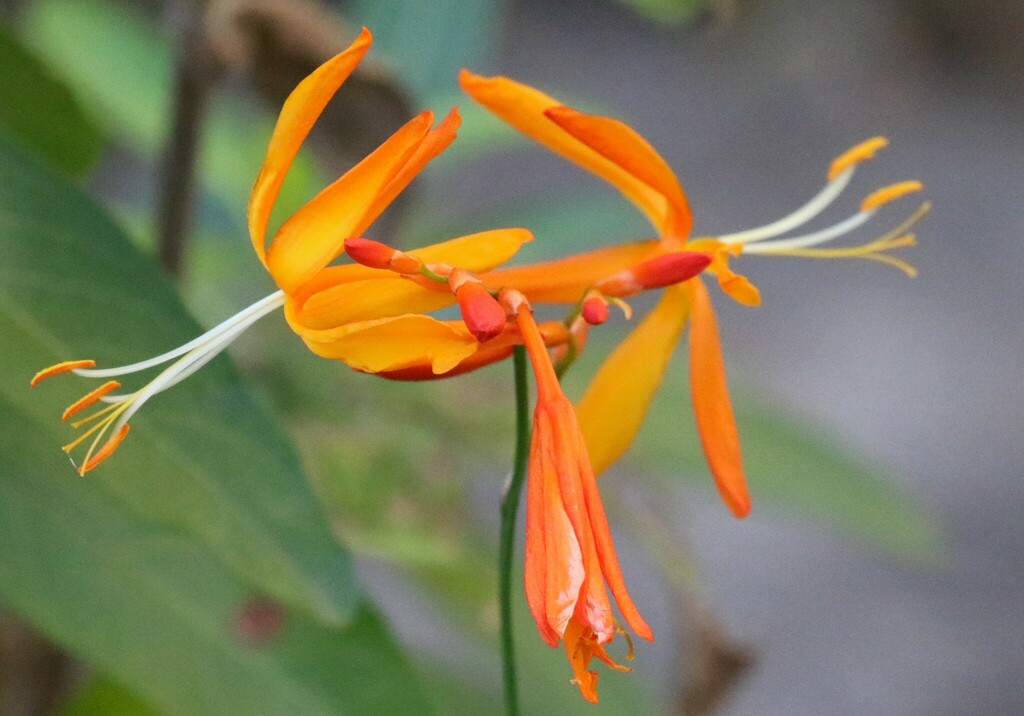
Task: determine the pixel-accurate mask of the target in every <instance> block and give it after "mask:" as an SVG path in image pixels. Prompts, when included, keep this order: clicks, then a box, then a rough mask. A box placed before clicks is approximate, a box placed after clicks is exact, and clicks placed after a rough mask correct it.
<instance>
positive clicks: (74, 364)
mask: <svg viewBox="0 0 1024 716" xmlns="http://www.w3.org/2000/svg"><path fill="white" fill-rule="evenodd" d="M95 367H96V361H94V360H66V361H64V362H62V363H57V364H56V365H51V366H50V367H49V368H43V369H42V370H41V371H39V372H38V373H36V374H35V375H34V376H32V380H31V381H29V386H30V387H32V388H35V387H36V385H37V384H38V383H39V382H40V381H42V380H45V379H47V378H50V377H52V376H55V375H60V374H61V373H69V372H71V371H73V370H78V369H79V368H95Z"/></svg>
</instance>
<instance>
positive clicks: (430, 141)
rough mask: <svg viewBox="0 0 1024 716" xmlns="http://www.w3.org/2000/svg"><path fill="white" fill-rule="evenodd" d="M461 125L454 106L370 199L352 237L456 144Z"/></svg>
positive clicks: (364, 229) (357, 234) (370, 222)
mask: <svg viewBox="0 0 1024 716" xmlns="http://www.w3.org/2000/svg"><path fill="white" fill-rule="evenodd" d="M461 124H462V118H461V117H460V116H459V111H458V109H456V108H454V107H453V108H452V110H451V111H450V112H449V113H448V116H447V117H445V118H444V120H442V121H441V123H440V124H438V125H437V126H436V127H435V128H434V129H431V130H430V131H429V132H427V136H426V137H424V138H423V141H422V142H420V145H419V147H417V148H416V151H415V152H413V153H412V155H411V156H410V157H409V158H408V159H407V160H406V162H405V164H403V165H402V167H401V169H399V170H398V172H397V173H396V174H395V175H394V176H393V177H391V179H390V181H388V183H387V185H386V186H385V187H384V188H383V189H382V190H381V191H380V193H379V194H378V195H377V197H376V198H375V199H374V200H373V203H372V204H371V205H370V208H369V209H367V211H366V213H365V214H364V215H363V219H362V221H361V222H360V224H359V225H357V226H356V228H355V229H354V231H353V233H354V235H356V236H359V235H361V234H362V233H363V232H364V231H366V229H367V227H369V226H370V224H372V223H373V222H374V221H375V220H376V219H377V217H378V216H380V214H381V212H383V211H384V210H385V209H386V208H387V207H388V205H389V204H391V202H392V201H394V200H395V197H396V196H398V195H399V194H400V193H401V192H402V190H403V189H405V187H406V186H408V185H409V182H411V181H412V180H413V179H415V178H416V175H417V174H419V173H420V171H421V170H422V169H423V167H425V166H426V165H427V164H428V163H429V162H430V160H431V159H433V158H434V157H436V156H437V155H438V154H440V153H441V152H443V151H444V150H445V149H447V148H448V145H449V144H451V143H452V142H453V141H455V132H456V131H457V130H458V128H459V125H461Z"/></svg>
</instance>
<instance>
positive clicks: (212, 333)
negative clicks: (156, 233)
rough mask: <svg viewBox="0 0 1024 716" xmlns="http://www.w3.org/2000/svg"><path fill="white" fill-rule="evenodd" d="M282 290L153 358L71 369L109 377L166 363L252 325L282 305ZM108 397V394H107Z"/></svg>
mask: <svg viewBox="0 0 1024 716" xmlns="http://www.w3.org/2000/svg"><path fill="white" fill-rule="evenodd" d="M284 298H285V296H284V292H283V291H277V292H275V293H272V294H270V295H269V296H267V297H266V298H263V299H261V300H259V301H257V302H256V303H254V304H252V305H251V306H249V307H248V308H246V309H244V310H242V311H240V312H238V313H236V314H235V315H234V316H232V317H231V318H229V319H227V320H226V321H224V322H222V323H220V324H219V325H217V326H215V327H213V328H211V329H210V330H208V331H207V332H206V333H204V334H203V335H201V336H199V337H198V338H195V339H193V340H191V341H189V342H188V343H186V344H185V345H182V346H178V347H177V348H175V349H174V350H172V351H168V352H167V353H164V354H162V355H158V356H156V357H154V358H148V359H146V360H144V361H139V362H138V363H132V364H131V365H124V366H120V367H117V368H77V369H75V370H74V371H72V372H73V373H74V374H75V375H80V376H83V377H85V378H110V377H113V376H116V375H125V374H126V373H137V372H139V371H140V370H146V369H147V368H152V367H153V366H156V365H160V364H161V363H166V362H168V361H170V360H174V359H175V358H177V357H178V356H182V355H185V354H186V353H188V352H189V351H192V350H194V349H196V348H199V347H200V346H202V345H204V344H206V343H209V342H210V341H212V340H216V339H217V338H218V337H219V336H221V335H223V334H224V332H225V331H228V330H231V329H232V328H234V327H235V326H237V325H238V324H240V323H243V322H244V323H245V325H246V326H250V325H252V322H253V320H250V319H253V317H254V316H255V318H256V319H259V318H262V317H263V316H265V315H266V314H267V313H269V312H270V311H272V310H274V309H276V308H279V307H280V306H283V305H284ZM108 397H109V396H108ZM106 402H113V401H110V400H108V401H106Z"/></svg>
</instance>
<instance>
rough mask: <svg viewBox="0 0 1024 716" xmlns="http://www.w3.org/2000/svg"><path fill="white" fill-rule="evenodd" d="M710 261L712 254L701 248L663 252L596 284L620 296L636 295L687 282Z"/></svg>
mask: <svg viewBox="0 0 1024 716" xmlns="http://www.w3.org/2000/svg"><path fill="white" fill-rule="evenodd" d="M710 263H711V257H710V256H708V255H707V254H705V253H701V252H699V251H675V252H673V253H669V254H662V255H661V256H655V257H654V258H653V259H650V260H648V261H644V262H643V263H641V264H637V265H636V266H634V267H632V268H630V269H626V270H625V271H619V272H618V273H616V274H613V275H611V276H609V277H608V278H606V279H604V280H603V281H601V282H600V283H598V284H597V290H598V291H600V292H601V293H603V294H605V295H607V296H614V297H617V298H624V297H627V296H633V295H635V294H637V293H640V292H641V291H643V290H645V289H650V288H662V287H664V286H671V285H672V284H676V283H682V282H683V281H687V280H689V279H691V278H693V277H694V276H696V275H697V274H699V273H700V272H701V271H703V270H704V269H706V268H707V267H708V265H709V264H710Z"/></svg>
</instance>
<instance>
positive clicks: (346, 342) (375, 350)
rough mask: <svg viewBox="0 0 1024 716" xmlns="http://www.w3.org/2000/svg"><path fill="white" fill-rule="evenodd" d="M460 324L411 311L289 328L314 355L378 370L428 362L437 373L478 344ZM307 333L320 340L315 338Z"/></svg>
mask: <svg viewBox="0 0 1024 716" xmlns="http://www.w3.org/2000/svg"><path fill="white" fill-rule="evenodd" d="M285 316H286V317H287V316H288V311H285ZM290 322H291V319H290V318H289V323H290ZM459 326H460V324H453V323H444V322H442V321H438V320H436V319H434V318H431V317H430V316H421V315H415V314H409V315H404V316H397V317H395V318H383V319H380V320H376V321H363V322H360V323H350V324H347V325H345V326H342V327H340V328H336V329H331V330H327V331H309V330H305V329H301V327H299V328H296V326H295V325H294V324H293V325H292V328H293V329H295V330H296V333H298V334H299V335H300V336H301V337H302V339H303V341H304V342H305V343H306V346H307V347H308V348H309V349H310V350H311V351H312V352H313V353H315V354H316V355H318V356H322V357H324V358H334V359H337V360H340V361H344V362H345V363H346V364H348V365H349V366H350V367H352V368H355V369H356V370H361V371H364V372H367V373H379V372H381V371H388V370H397V369H400V368H405V367H407V366H412V365H417V364H420V363H428V364H429V365H430V368H431V370H432V371H433V372H434V373H435V374H442V373H446V372H448V371H450V370H451V369H452V368H454V367H455V366H457V365H458V364H459V363H460V362H461V361H462V360H464V359H465V358H467V357H469V356H470V355H472V354H473V353H474V352H475V351H476V350H477V347H478V346H479V345H480V344H479V343H477V341H476V339H475V338H473V336H472V335H470V333H469V331H468V330H466V329H465V326H461V330H460V328H459ZM311 335H317V336H318V337H319V338H320V339H321V340H314V339H312V338H311V337H310V336H311Z"/></svg>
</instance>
